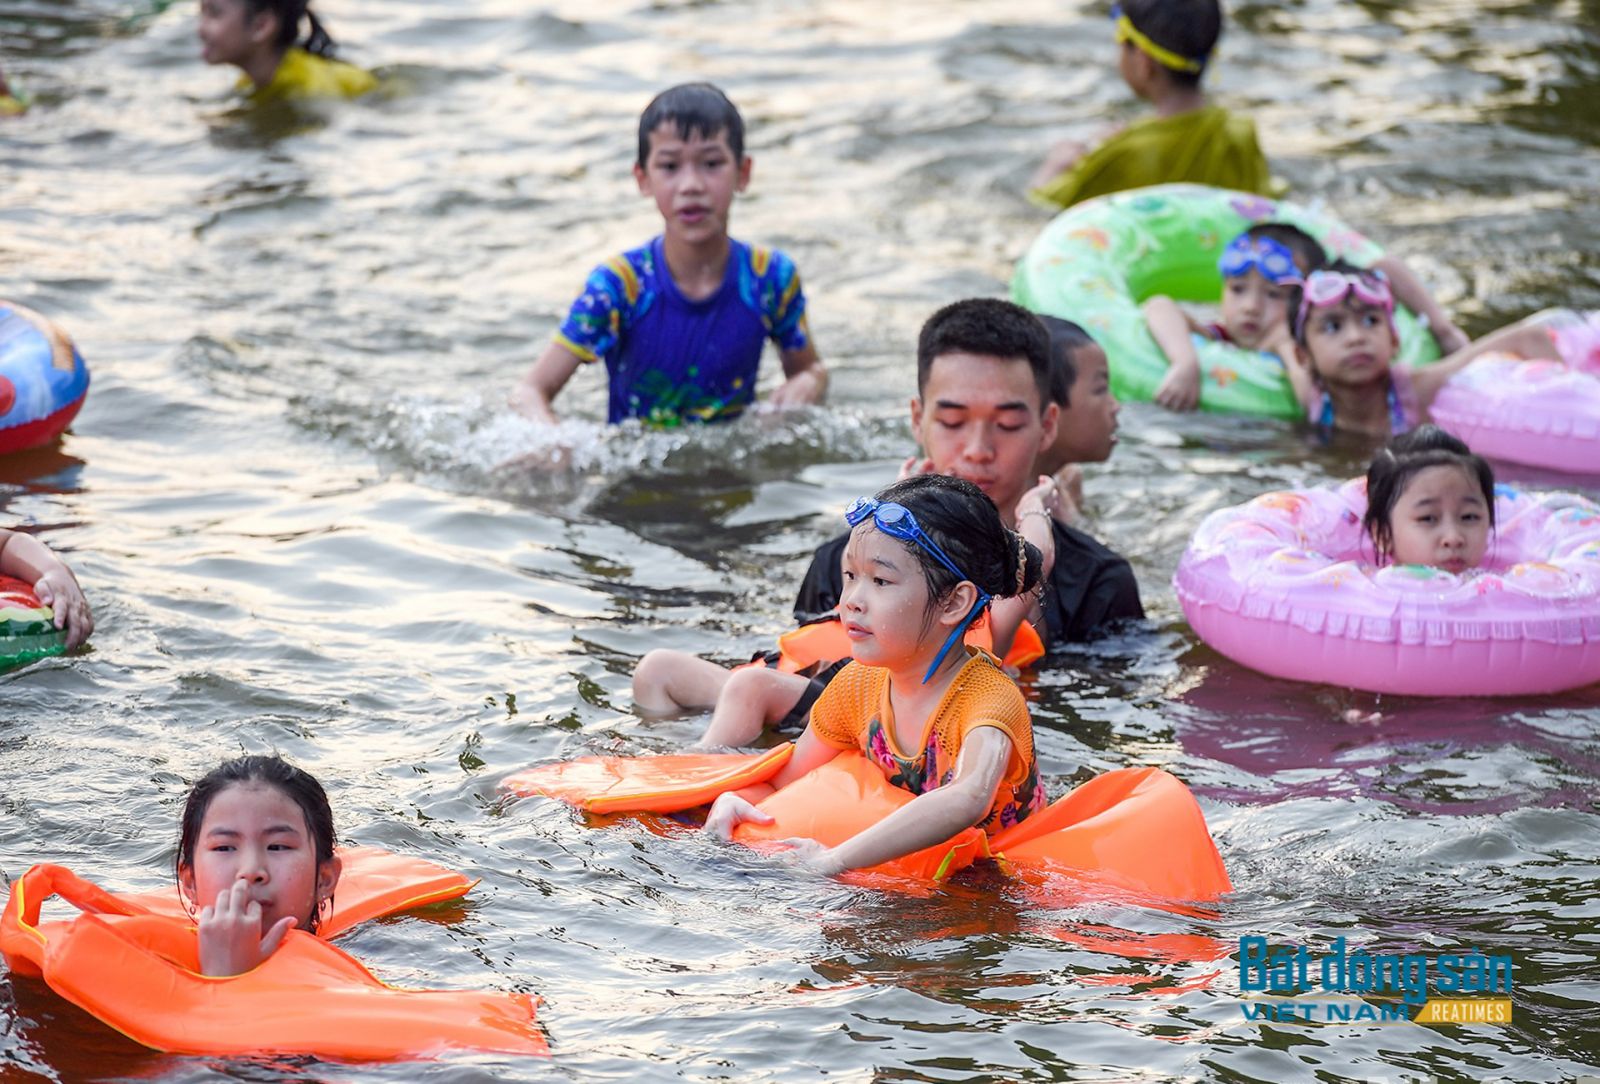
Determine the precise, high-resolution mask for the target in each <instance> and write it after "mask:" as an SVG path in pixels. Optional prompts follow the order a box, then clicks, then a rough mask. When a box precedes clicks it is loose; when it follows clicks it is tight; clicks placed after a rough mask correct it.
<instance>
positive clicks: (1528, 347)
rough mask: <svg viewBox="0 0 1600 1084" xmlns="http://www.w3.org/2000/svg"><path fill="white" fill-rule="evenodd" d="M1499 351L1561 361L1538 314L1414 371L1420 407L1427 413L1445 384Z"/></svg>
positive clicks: (1414, 388)
mask: <svg viewBox="0 0 1600 1084" xmlns="http://www.w3.org/2000/svg"><path fill="white" fill-rule="evenodd" d="M1496 352H1503V353H1507V354H1516V355H1518V356H1519V357H1524V358H1548V359H1551V360H1554V361H1559V360H1561V354H1560V352H1559V351H1557V350H1556V344H1555V340H1554V339H1552V338H1551V337H1550V329H1549V328H1548V327H1547V326H1545V325H1544V323H1543V322H1542V321H1541V320H1540V319H1539V318H1538V316H1537V315H1535V316H1530V317H1527V318H1526V319H1524V320H1519V321H1518V322H1517V323H1515V324H1511V325H1508V326H1507V327H1503V328H1500V329H1499V330H1498V331H1491V332H1490V333H1489V334H1487V335H1485V336H1484V337H1483V338H1481V339H1479V340H1478V341H1477V342H1475V343H1472V344H1471V345H1470V346H1468V347H1466V348H1465V349H1463V350H1457V351H1456V352H1455V353H1454V354H1451V355H1450V356H1448V357H1446V358H1443V359H1441V360H1439V361H1435V362H1433V363H1431V364H1428V365H1422V366H1418V367H1417V368H1415V369H1412V370H1410V376H1411V387H1412V390H1413V391H1414V392H1415V393H1416V396H1417V404H1418V405H1419V406H1421V407H1422V409H1423V410H1424V411H1426V410H1427V409H1428V408H1429V407H1431V406H1432V405H1433V400H1434V397H1435V396H1437V395H1438V394H1439V389H1440V388H1442V387H1444V385H1445V381H1447V380H1449V379H1450V378H1451V377H1452V376H1455V375H1456V374H1457V373H1459V372H1460V371H1461V370H1462V369H1464V368H1466V367H1467V366H1468V365H1470V364H1472V363H1473V362H1474V361H1476V360H1478V359H1479V358H1480V357H1482V356H1483V355H1485V354H1490V353H1496Z"/></svg>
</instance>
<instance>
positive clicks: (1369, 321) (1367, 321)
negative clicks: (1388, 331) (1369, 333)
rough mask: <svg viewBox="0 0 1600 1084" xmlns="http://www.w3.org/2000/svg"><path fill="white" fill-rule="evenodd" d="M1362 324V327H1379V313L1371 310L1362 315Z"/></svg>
mask: <svg viewBox="0 0 1600 1084" xmlns="http://www.w3.org/2000/svg"><path fill="white" fill-rule="evenodd" d="M1361 326H1362V327H1377V326H1378V314H1377V313H1375V312H1369V313H1365V314H1363V315H1362V317H1361Z"/></svg>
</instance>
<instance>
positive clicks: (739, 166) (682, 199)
mask: <svg viewBox="0 0 1600 1084" xmlns="http://www.w3.org/2000/svg"><path fill="white" fill-rule="evenodd" d="M633 175H634V178H635V179H636V180H637V181H638V183H639V191H640V193H641V194H643V195H646V196H649V197H650V198H651V199H653V200H654V201H655V204H656V209H657V210H658V211H660V212H661V218H662V221H663V222H664V223H665V224H666V236H667V239H668V241H669V242H672V243H675V244H676V243H682V244H688V245H697V244H702V243H707V242H713V243H714V242H718V241H726V239H727V234H728V217H729V210H730V208H731V207H732V206H733V197H734V195H735V194H736V193H738V192H742V191H744V188H745V186H746V185H747V184H749V183H750V159H749V158H748V157H746V156H745V153H744V121H743V119H742V118H741V117H740V116H739V110H738V109H736V108H735V107H734V104H733V103H732V102H731V101H729V100H728V96H727V95H725V94H723V93H722V91H720V90H718V89H717V88H716V87H714V86H712V85H711V84H710V83H685V84H683V85H681V86H676V87H672V88H671V89H669V90H664V91H662V92H661V93H660V94H658V95H656V97H655V99H654V100H653V101H652V102H651V103H650V104H649V105H648V106H647V107H646V108H645V111H644V113H643V114H642V115H641V116H640V117H639V156H638V160H637V161H636V162H635V163H634V166H633Z"/></svg>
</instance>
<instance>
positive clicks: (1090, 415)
mask: <svg viewBox="0 0 1600 1084" xmlns="http://www.w3.org/2000/svg"><path fill="white" fill-rule="evenodd" d="M1039 322H1040V323H1042V324H1043V325H1044V326H1045V330H1046V331H1048V332H1049V333H1050V399H1051V401H1052V402H1054V403H1055V404H1056V405H1057V406H1058V407H1060V408H1061V411H1060V413H1059V414H1057V415H1056V439H1055V442H1054V443H1052V444H1051V445H1050V446H1049V447H1048V448H1046V449H1045V450H1044V451H1042V452H1040V453H1039V457H1038V459H1037V460H1035V462H1034V465H1033V473H1034V474H1037V475H1049V476H1051V477H1053V478H1055V480H1056V484H1057V485H1058V486H1060V487H1061V504H1060V506H1059V508H1058V510H1057V512H1056V518H1057V519H1059V520H1060V521H1061V522H1062V523H1071V522H1072V521H1073V520H1074V519H1076V518H1077V515H1078V509H1079V507H1080V506H1081V505H1082V504H1083V471H1082V470H1081V469H1080V468H1079V467H1078V464H1079V463H1104V462H1105V461H1106V460H1107V459H1110V458H1111V450H1112V449H1113V448H1115V447H1116V444H1117V415H1118V413H1120V412H1121V410H1122V404H1120V403H1118V402H1117V397H1116V396H1115V395H1113V394H1112V393H1111V372H1110V369H1109V368H1108V366H1107V362H1106V352H1105V349H1104V348H1103V347H1102V346H1101V345H1100V344H1099V343H1097V342H1095V341H1094V339H1093V338H1092V337H1091V336H1090V335H1089V333H1088V332H1087V331H1085V330H1083V328H1082V327H1080V326H1078V325H1077V324H1075V323H1073V322H1072V321H1071V320H1062V319H1059V318H1057V317H1054V316H1040V317H1039Z"/></svg>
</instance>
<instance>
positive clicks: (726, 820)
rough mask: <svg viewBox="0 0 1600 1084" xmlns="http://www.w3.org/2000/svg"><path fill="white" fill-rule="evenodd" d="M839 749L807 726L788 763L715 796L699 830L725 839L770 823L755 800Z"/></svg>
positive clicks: (827, 759) (790, 781)
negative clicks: (766, 777) (764, 778)
mask: <svg viewBox="0 0 1600 1084" xmlns="http://www.w3.org/2000/svg"><path fill="white" fill-rule="evenodd" d="M841 751H842V750H840V749H838V748H836V747H835V746H832V745H829V744H828V743H827V742H825V741H823V740H822V739H821V738H819V737H817V736H816V735H815V734H813V733H812V732H811V727H810V726H809V725H807V726H806V730H805V733H804V734H801V735H800V740H799V741H797V742H795V746H794V754H793V755H792V756H791V757H789V762H788V763H787V764H785V765H784V766H783V767H782V768H781V769H780V770H779V771H778V774H776V775H774V776H773V777H772V779H771V780H770V781H768V782H766V783H755V784H752V785H750V786H748V787H745V788H743V789H742V790H738V791H729V792H728V793H727V794H722V795H718V797H717V800H716V801H715V802H712V803H711V812H710V813H708V814H707V815H706V824H705V828H703V829H702V831H705V832H710V833H711V834H712V835H714V836H716V837H717V838H718V839H724V840H726V839H732V838H733V830H734V829H735V828H737V827H739V825H741V824H743V823H744V822H745V821H755V822H756V823H757V824H771V823H772V818H771V817H770V816H768V815H767V814H765V813H763V812H761V810H759V809H757V808H756V807H755V803H756V802H759V801H761V799H763V798H765V797H766V796H767V795H769V794H771V793H773V792H774V791H779V790H782V789H783V788H784V787H787V786H788V785H789V784H790V783H793V782H794V781H795V780H796V779H799V778H800V777H801V776H802V775H805V774H806V773H807V772H810V771H815V770H816V769H817V768H820V767H822V766H823V765H824V764H826V763H828V761H830V760H832V759H833V758H834V757H836V756H838V755H839V753H840V752H841ZM952 834H953V833H952Z"/></svg>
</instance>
